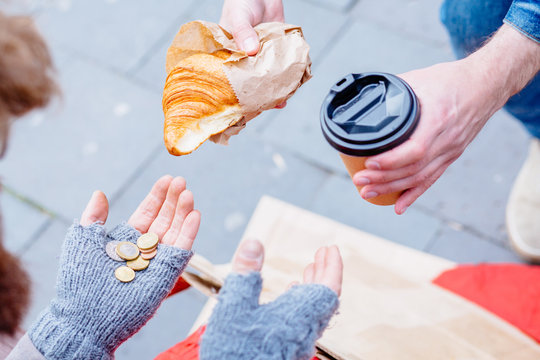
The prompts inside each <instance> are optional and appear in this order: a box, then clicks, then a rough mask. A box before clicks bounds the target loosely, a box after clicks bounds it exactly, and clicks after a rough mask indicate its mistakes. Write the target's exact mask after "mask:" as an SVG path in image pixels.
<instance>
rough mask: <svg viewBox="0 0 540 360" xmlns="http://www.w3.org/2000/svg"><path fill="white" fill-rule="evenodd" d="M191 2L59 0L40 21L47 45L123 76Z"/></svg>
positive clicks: (192, 1)
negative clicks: (71, 51) (62, 46)
mask: <svg viewBox="0 0 540 360" xmlns="http://www.w3.org/2000/svg"><path fill="white" fill-rule="evenodd" d="M195 2H196V1H195V0H183V1H175V0H164V1H159V3H158V4H157V3H156V2H154V1H151V0H137V1H111V0H99V1H59V2H56V3H52V5H51V6H50V7H49V8H48V9H47V10H45V11H42V12H41V13H40V15H39V22H40V24H41V25H42V28H43V29H44V31H45V33H46V35H47V38H48V40H49V41H52V42H55V43H58V44H62V45H64V46H66V47H67V48H69V49H72V50H74V51H76V52H77V53H78V54H80V55H83V56H85V57H88V58H90V59H93V60H95V61H98V62H99V63H101V64H103V65H105V66H110V67H113V68H115V69H117V70H119V71H121V72H124V71H127V70H128V69H130V68H132V67H133V66H136V65H137V63H138V62H139V61H140V60H141V57H142V56H143V55H144V54H145V53H146V52H147V51H148V50H149V49H150V48H152V47H154V46H155V44H156V42H158V41H159V40H160V39H161V37H162V36H163V35H164V34H165V33H166V32H167V31H168V30H169V28H170V27H171V26H172V25H174V24H175V23H176V22H177V21H178V19H179V18H181V16H182V15H183V14H184V13H185V12H187V11H189V9H190V8H191V6H193V5H194V4H195Z"/></svg>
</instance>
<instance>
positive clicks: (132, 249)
mask: <svg viewBox="0 0 540 360" xmlns="http://www.w3.org/2000/svg"><path fill="white" fill-rule="evenodd" d="M116 253H117V254H118V256H120V257H121V258H122V259H124V260H135V259H136V258H137V256H139V248H138V247H137V245H135V244H134V243H130V242H128V241H122V242H120V243H119V244H118V245H116Z"/></svg>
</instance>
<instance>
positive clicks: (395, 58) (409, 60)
mask: <svg viewBox="0 0 540 360" xmlns="http://www.w3.org/2000/svg"><path fill="white" fill-rule="evenodd" d="M419 54H422V56H419ZM450 59H452V54H451V51H450V49H449V48H438V47H432V46H427V45H425V44H423V43H422V42H419V41H415V40H412V39H410V38H409V37H407V36H403V35H401V34H398V33H396V32H393V31H389V30H386V29H383V28H381V27H379V26H378V25H374V24H367V23H353V24H352V26H351V27H350V28H349V29H348V30H347V31H346V32H345V34H344V35H343V37H342V38H341V39H339V41H337V43H336V44H335V46H334V47H332V48H331V49H330V50H328V53H327V54H326V56H325V57H324V59H323V60H322V61H319V62H316V63H314V68H313V74H314V78H313V79H311V80H310V81H309V82H307V83H306V84H304V85H303V86H302V88H300V89H299V91H298V92H297V93H296V94H295V96H294V97H292V98H291V99H290V101H289V102H288V105H287V107H286V108H285V109H283V110H280V111H279V112H278V115H277V116H276V117H275V118H274V119H272V121H269V122H268V127H267V128H266V129H265V130H264V138H265V139H268V140H270V141H271V142H273V143H275V144H279V145H282V146H284V147H286V148H287V149H290V150H291V151H293V152H295V153H298V154H301V156H303V157H305V158H307V159H310V161H314V162H316V163H319V164H321V165H323V166H325V167H328V168H330V169H333V170H334V171H337V172H340V173H344V172H345V170H344V168H343V166H342V164H341V161H340V160H339V158H338V156H337V153H336V152H335V151H334V150H333V149H332V148H331V147H330V146H329V145H328V144H327V143H326V141H325V140H324V138H323V136H322V133H321V130H320V125H319V111H320V106H321V103H322V100H323V99H324V97H325V96H326V94H327V93H328V89H329V88H330V87H331V86H332V85H333V84H334V83H336V82H337V81H338V80H339V79H340V78H341V77H342V76H344V75H346V74H348V73H351V72H356V73H358V72H367V71H385V72H390V73H401V72H405V71H408V70H412V69H415V68H421V67H425V66H429V65H432V64H434V63H438V62H442V61H447V60H450Z"/></svg>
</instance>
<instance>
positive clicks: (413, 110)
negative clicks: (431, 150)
mask: <svg viewBox="0 0 540 360" xmlns="http://www.w3.org/2000/svg"><path fill="white" fill-rule="evenodd" d="M419 116H420V108H419V105H418V100H417V98H416V96H415V94H414V92H413V91H412V89H411V87H410V86H409V85H408V84H407V83H406V82H405V81H403V80H401V79H400V78H398V77H397V76H395V75H392V74H386V73H362V74H349V75H347V76H345V77H344V78H342V79H340V80H339V81H338V82H337V83H336V84H335V85H334V86H332V88H331V89H330V91H329V93H328V95H327V96H326V98H325V99H324V101H323V104H322V107H321V127H322V132H323V134H324V137H325V138H326V140H328V143H330V145H332V146H333V147H334V148H335V149H336V150H338V151H339V153H340V156H341V159H342V160H343V163H344V164H345V166H346V167H347V170H348V171H349V174H350V175H351V177H352V176H353V175H354V174H356V173H357V172H358V171H360V170H363V169H364V168H365V165H364V162H365V160H366V158H367V157H368V156H372V155H377V154H380V153H383V152H385V151H388V150H390V149H392V148H394V147H396V146H398V145H400V144H401V143H403V142H404V141H405V140H407V139H408V138H409V137H410V136H411V134H412V133H413V132H414V130H415V128H416V125H417V124H418V118H419ZM357 188H358V191H360V189H361V187H357ZM400 195H401V192H398V193H392V194H385V195H380V196H377V197H374V198H371V199H369V200H368V201H369V202H371V203H373V204H376V205H392V204H395V202H396V201H397V199H398V198H399V196H400Z"/></svg>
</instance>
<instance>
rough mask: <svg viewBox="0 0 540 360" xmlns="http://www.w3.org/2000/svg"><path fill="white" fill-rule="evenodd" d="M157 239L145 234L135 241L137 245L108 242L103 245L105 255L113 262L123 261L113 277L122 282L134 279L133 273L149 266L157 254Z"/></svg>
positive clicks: (124, 242)
mask: <svg viewBox="0 0 540 360" xmlns="http://www.w3.org/2000/svg"><path fill="white" fill-rule="evenodd" d="M158 243H159V238H158V236H157V235H156V234H154V233H146V234H144V235H141V236H140V237H139V238H138V239H137V245H135V244H134V243H132V242H129V241H109V242H108V243H107V244H106V245H105V251H106V252H107V255H109V257H110V258H111V259H113V260H114V261H119V262H121V261H125V262H126V265H125V266H120V267H118V268H117V269H116V270H115V272H114V276H115V277H116V278H117V279H118V280H120V281H122V282H130V281H132V280H133V279H135V271H142V270H144V269H146V268H147V267H148V265H150V260H151V259H153V258H154V257H155V256H156V254H157V247H158Z"/></svg>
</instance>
